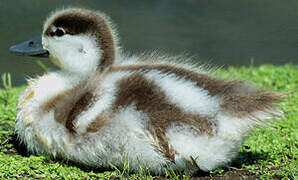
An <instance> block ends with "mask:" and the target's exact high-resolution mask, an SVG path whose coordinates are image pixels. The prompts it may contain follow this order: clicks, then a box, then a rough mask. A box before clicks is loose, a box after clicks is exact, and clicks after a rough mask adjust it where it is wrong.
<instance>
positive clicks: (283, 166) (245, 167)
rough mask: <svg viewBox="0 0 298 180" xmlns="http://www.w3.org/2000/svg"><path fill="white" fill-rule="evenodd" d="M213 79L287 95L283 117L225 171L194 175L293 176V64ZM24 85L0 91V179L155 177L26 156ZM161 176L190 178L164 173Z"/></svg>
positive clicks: (296, 81)
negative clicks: (18, 119) (20, 121)
mask: <svg viewBox="0 0 298 180" xmlns="http://www.w3.org/2000/svg"><path fill="white" fill-rule="evenodd" d="M215 74H216V75H217V76H221V77H227V78H234V79H235V78H236V79H242V80H249V81H251V82H253V83H254V84H256V86H259V87H261V88H264V89H268V90H272V91H278V92H289V94H290V97H289V98H287V99H286V100H285V101H284V102H283V103H281V104H280V106H281V108H282V109H283V111H284V112H285V118H284V119H281V120H278V121H276V122H273V123H271V124H270V126H268V127H260V128H258V129H257V130H256V131H255V132H253V133H252V134H251V136H250V137H249V138H248V139H247V141H246V142H245V144H244V145H243V147H242V149H241V151H240V154H239V156H238V157H237V158H236V159H235V160H234V162H233V163H232V164H231V166H230V167H229V168H224V169H217V170H215V171H213V172H211V173H203V172H199V173H198V174H197V175H196V177H205V178H206V177H214V178H215V179H216V178H220V177H230V178H232V177H236V178H237V177H239V176H242V177H244V176H245V177H248V176H251V177H261V178H266V179H267V178H270V179H271V178H278V179H279V178H285V179H295V178H298V172H297V171H298V168H297V167H298V163H297V156H298V150H297V148H298V141H297V134H298V66H297V65H291V64H287V65H283V66H273V65H262V66H258V67H240V68H235V67H229V68H227V69H225V70H221V71H217V72H216V73H215ZM23 89H24V87H15V88H9V87H8V86H7V89H6V90H5V89H1V90H0V178H1V179H3V178H23V177H27V178H41V179H44V178H49V179H53V178H56V179H57V178H59V179H60V178H64V179H82V178H94V179H96V178H118V177H125V178H127V177H130V178H140V177H142V178H145V177H146V178H160V177H154V176H151V175H150V174H148V173H147V172H144V174H141V175H137V174H127V173H126V171H125V170H124V171H122V170H117V169H114V170H110V171H100V170H91V169H86V168H82V167H78V166H76V165H73V164H71V163H68V162H64V161H59V160H52V159H50V158H49V157H44V156H34V155H28V154H26V152H25V151H24V147H22V146H17V145H16V144H15V135H14V120H15V116H16V114H15V107H16V105H17V98H18V95H19V93H20V92H21V91H22V90H23ZM166 177H167V178H185V179H188V178H190V177H189V176H188V175H185V174H179V173H175V172H169V173H168V174H167V176H166Z"/></svg>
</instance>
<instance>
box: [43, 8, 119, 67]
mask: <svg viewBox="0 0 298 180" xmlns="http://www.w3.org/2000/svg"><path fill="white" fill-rule="evenodd" d="M53 26H55V27H56V28H63V29H64V31H65V33H66V34H70V35H78V34H90V35H93V36H94V37H96V41H97V43H98V44H99V47H100V48H101V50H102V57H101V59H100V61H99V62H100V64H99V66H98V70H100V71H102V70H104V69H106V68H108V67H110V66H111V65H112V64H113V63H114V61H115V54H116V39H115V38H116V37H115V35H114V32H113V30H112V28H111V24H110V23H109V20H108V19H107V18H106V17H105V16H104V15H101V14H99V13H96V12H93V11H89V10H83V9H69V10H65V11H62V12H61V13H58V15H56V16H54V18H53V19H51V20H50V23H49V26H48V27H47V29H45V31H44V34H45V35H46V36H53V35H54V34H55V33H54V32H52V27H53Z"/></svg>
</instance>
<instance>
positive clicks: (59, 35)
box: [55, 29, 65, 37]
mask: <svg viewBox="0 0 298 180" xmlns="http://www.w3.org/2000/svg"><path fill="white" fill-rule="evenodd" d="M64 34H65V33H64V31H63V30H62V29H57V30H56V31H55V35H56V36H58V37H61V36H63V35H64Z"/></svg>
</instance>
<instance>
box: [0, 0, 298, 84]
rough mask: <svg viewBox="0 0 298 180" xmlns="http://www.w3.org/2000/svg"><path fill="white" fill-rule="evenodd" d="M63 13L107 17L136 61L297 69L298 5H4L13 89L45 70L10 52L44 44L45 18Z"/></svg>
mask: <svg viewBox="0 0 298 180" xmlns="http://www.w3.org/2000/svg"><path fill="white" fill-rule="evenodd" d="M63 6H64V7H68V6H75V7H85V8H91V9H96V10H102V11H104V12H106V13H107V14H108V15H110V16H111V17H112V19H113V20H114V23H115V24H116V25H117V27H118V30H119V34H120V38H121V44H122V46H123V47H124V49H125V50H127V51H129V52H132V53H138V52H143V51H150V50H155V49H159V50H162V51H165V52H167V53H169V54H181V53H184V52H187V53H189V54H191V55H196V56H197V57H198V59H200V61H203V62H209V63H212V64H217V65H230V64H233V65H248V64H250V62H251V59H254V64H262V63H273V64H283V63H286V62H293V63H298V1H297V0H286V1H285V0H242V1H239V0H224V1H223V0H150V1H149V0H148V1H141V0H129V1H128V0H121V1H115V0H100V1H99V0H84V1H78V0H40V1H38V0H13V1H9V0H1V1H0V37H1V43H0V73H3V72H10V73H11V74H12V78H13V84H14V85H20V84H23V83H24V82H25V81H24V77H25V76H26V75H34V74H41V73H42V69H41V68H40V67H39V66H38V65H37V64H36V60H37V59H35V58H30V57H22V56H15V55H12V54H10V53H9V52H8V48H9V47H10V46H11V45H13V44H16V43H19V42H21V41H23V40H27V39H30V38H32V37H36V36H39V35H40V33H41V28H42V23H43V21H44V19H45V17H46V16H47V14H48V13H49V12H51V11H52V10H55V9H56V8H61V7H63ZM43 62H44V63H45V64H47V65H49V64H50V63H49V62H48V61H47V60H46V59H44V60H43Z"/></svg>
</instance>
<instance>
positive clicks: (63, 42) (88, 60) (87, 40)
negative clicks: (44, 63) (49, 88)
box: [43, 34, 102, 74]
mask: <svg viewBox="0 0 298 180" xmlns="http://www.w3.org/2000/svg"><path fill="white" fill-rule="evenodd" d="M95 39H96V38H95V37H93V36H91V35H69V34H66V35H64V36H61V37H56V36H54V37H43V46H44V48H45V49H47V50H48V51H49V52H50V56H51V58H53V59H55V61H56V62H57V61H58V62H59V63H58V64H59V66H61V68H62V69H63V70H66V71H69V72H74V73H80V74H89V73H91V72H95V71H96V69H97V66H98V64H99V61H100V59H101V55H102V51H101V49H100V47H99V45H98V44H97V43H96V40H95Z"/></svg>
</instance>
